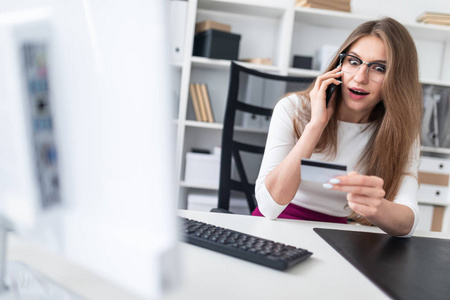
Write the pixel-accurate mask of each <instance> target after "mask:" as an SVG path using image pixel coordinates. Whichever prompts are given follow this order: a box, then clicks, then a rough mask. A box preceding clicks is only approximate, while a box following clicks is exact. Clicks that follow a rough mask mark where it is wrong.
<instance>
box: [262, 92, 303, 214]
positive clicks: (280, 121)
mask: <svg viewBox="0 0 450 300" xmlns="http://www.w3.org/2000/svg"><path fill="white" fill-rule="evenodd" d="M296 101H299V100H298V97H297V96H296V95H291V96H289V97H286V98H283V99H281V100H280V101H279V102H278V103H277V104H276V106H275V108H274V111H273V114H272V119H271V122H270V128H269V133H268V136H267V141H266V147H265V152H264V157H263V160H262V163H261V168H260V171H259V175H258V179H257V180H256V184H255V197H256V201H257V202H258V208H259V210H260V212H261V213H262V214H263V215H264V216H265V217H266V218H269V219H276V218H277V217H278V216H279V215H280V214H281V213H282V212H283V210H284V209H285V208H286V206H287V205H280V204H278V203H276V202H275V200H274V199H273V198H272V196H271V195H270V193H269V191H268V190H267V187H266V185H265V179H266V176H267V175H268V174H269V173H270V172H271V171H272V170H273V169H274V168H275V167H276V166H277V165H279V164H280V163H281V162H282V161H283V159H284V158H285V157H286V156H287V155H288V154H289V152H290V151H291V150H292V148H293V147H294V146H295V142H296V140H295V136H294V125H293V124H294V123H293V120H294V115H295V109H294V108H295V102H296Z"/></svg>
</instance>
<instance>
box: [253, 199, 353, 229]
mask: <svg viewBox="0 0 450 300" xmlns="http://www.w3.org/2000/svg"><path fill="white" fill-rule="evenodd" d="M252 216H258V217H264V216H263V214H262V213H261V212H260V211H259V208H258V207H257V208H256V209H255V210H254V211H253V212H252ZM278 218H282V219H295V220H306V221H320V222H331V223H342V224H347V218H346V217H334V216H330V215H326V214H322V213H320V212H316V211H313V210H309V209H306V208H304V207H301V206H298V205H295V204H292V203H289V205H288V206H287V207H286V208H285V209H284V211H283V212H282V213H281V214H280V215H279V216H278Z"/></svg>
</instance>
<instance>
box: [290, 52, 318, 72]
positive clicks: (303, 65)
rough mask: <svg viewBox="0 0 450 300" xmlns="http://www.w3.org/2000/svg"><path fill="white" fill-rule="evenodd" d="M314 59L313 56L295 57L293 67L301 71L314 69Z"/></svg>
mask: <svg viewBox="0 0 450 300" xmlns="http://www.w3.org/2000/svg"><path fill="white" fill-rule="evenodd" d="M312 59H313V58H312V57H311V56H301V55H294V63H293V64H292V67H294V68H299V69H312Z"/></svg>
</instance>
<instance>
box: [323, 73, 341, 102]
mask: <svg viewBox="0 0 450 300" xmlns="http://www.w3.org/2000/svg"><path fill="white" fill-rule="evenodd" d="M336 79H337V80H341V77H339V78H336ZM337 88H338V86H337V85H335V84H334V83H332V84H330V85H329V86H328V87H327V90H326V91H325V105H326V107H328V103H329V102H330V100H331V96H333V93H334V92H335V91H336V89H337Z"/></svg>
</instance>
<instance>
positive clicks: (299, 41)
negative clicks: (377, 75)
mask: <svg viewBox="0 0 450 300" xmlns="http://www.w3.org/2000/svg"><path fill="white" fill-rule="evenodd" d="M377 17H378V16H370V15H358V14H352V13H345V12H337V11H331V10H320V9H312V8H298V7H296V6H295V0H281V1H262V0H261V1H257V0H241V1H239V0H189V2H188V11H187V19H186V26H185V42H184V56H183V61H182V62H180V63H175V64H173V67H174V78H175V80H174V85H175V93H174V95H175V96H176V97H178V98H179V101H178V102H179V106H178V115H177V117H176V119H177V122H175V124H176V127H177V141H176V154H175V155H176V170H175V171H176V176H177V177H176V178H177V186H176V188H177V190H178V199H179V207H180V208H186V207H187V196H188V194H189V193H190V192H192V191H195V192H199V193H206V194H208V195H212V196H216V195H217V186H211V185H199V184H189V183H188V182H186V181H185V180H184V171H185V164H186V161H185V157H186V153H187V152H189V151H190V150H191V149H192V148H194V147H195V148H205V149H209V150H212V149H213V148H214V147H215V146H218V145H220V142H221V133H222V122H223V115H224V111H225V105H226V97H227V89H228V81H229V68H230V61H228V60H219V59H208V58H204V57H195V56H192V50H193V40H194V28H195V24H196V23H197V22H201V21H204V20H214V21H216V22H221V23H226V24H230V25H231V32H232V33H237V34H240V35H241V40H240V49H239V59H246V58H251V57H264V58H270V59H271V60H272V62H273V65H271V66H267V65H256V64H250V63H246V64H245V65H246V66H248V67H251V68H255V69H258V70H262V71H265V72H270V73H275V74H281V75H293V76H304V77H311V76H318V75H319V74H320V72H319V71H316V70H306V69H296V68H292V67H291V65H292V58H293V56H294V55H307V56H314V53H315V52H316V51H317V50H318V49H319V48H320V47H321V46H322V45H324V44H334V45H340V44H341V43H342V42H343V41H344V39H345V38H346V37H347V36H348V35H349V33H350V32H351V31H352V30H353V29H354V28H355V27H356V26H358V25H359V24H361V23H363V22H365V21H368V20H372V19H376V18H377ZM404 25H405V26H406V27H407V28H408V30H409V31H410V33H411V34H412V36H413V38H414V40H415V42H416V46H417V49H418V53H419V62H420V74H421V80H422V82H423V83H426V84H434V85H441V86H450V27H445V26H437V25H428V24H427V25H424V24H416V23H414V24H404ZM192 82H201V83H206V84H207V85H208V90H209V92H210V99H211V104H212V107H213V112H214V116H215V120H216V123H203V122H197V121H195V120H194V118H193V116H192V114H190V113H189V111H190V108H189V106H190V103H189V101H190V98H189V84H190V83H192ZM240 134H242V135H243V136H245V137H247V138H252V139H264V138H265V134H266V132H264V131H263V130H251V131H248V130H242V132H241V133H240ZM424 151H426V152H427V153H432V154H433V155H436V156H440V159H443V160H444V161H446V162H447V161H448V159H449V158H448V157H450V150H449V149H436V148H424ZM448 202H449V199H447V202H446V203H444V204H443V203H438V204H439V206H445V208H447V205H448V204H447V203H448ZM433 204H435V203H431V202H428V203H424V204H423V205H433ZM215 205H216V202H214V203H212V204H211V207H214V206H215ZM425 210H426V209H424V211H425ZM444 219H445V220H448V219H450V214H449V210H448V209H445V218H444ZM445 220H444V227H445V228H443V229H444V230H445V231H450V228H449V226H450V224H448V223H449V222H445Z"/></svg>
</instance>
